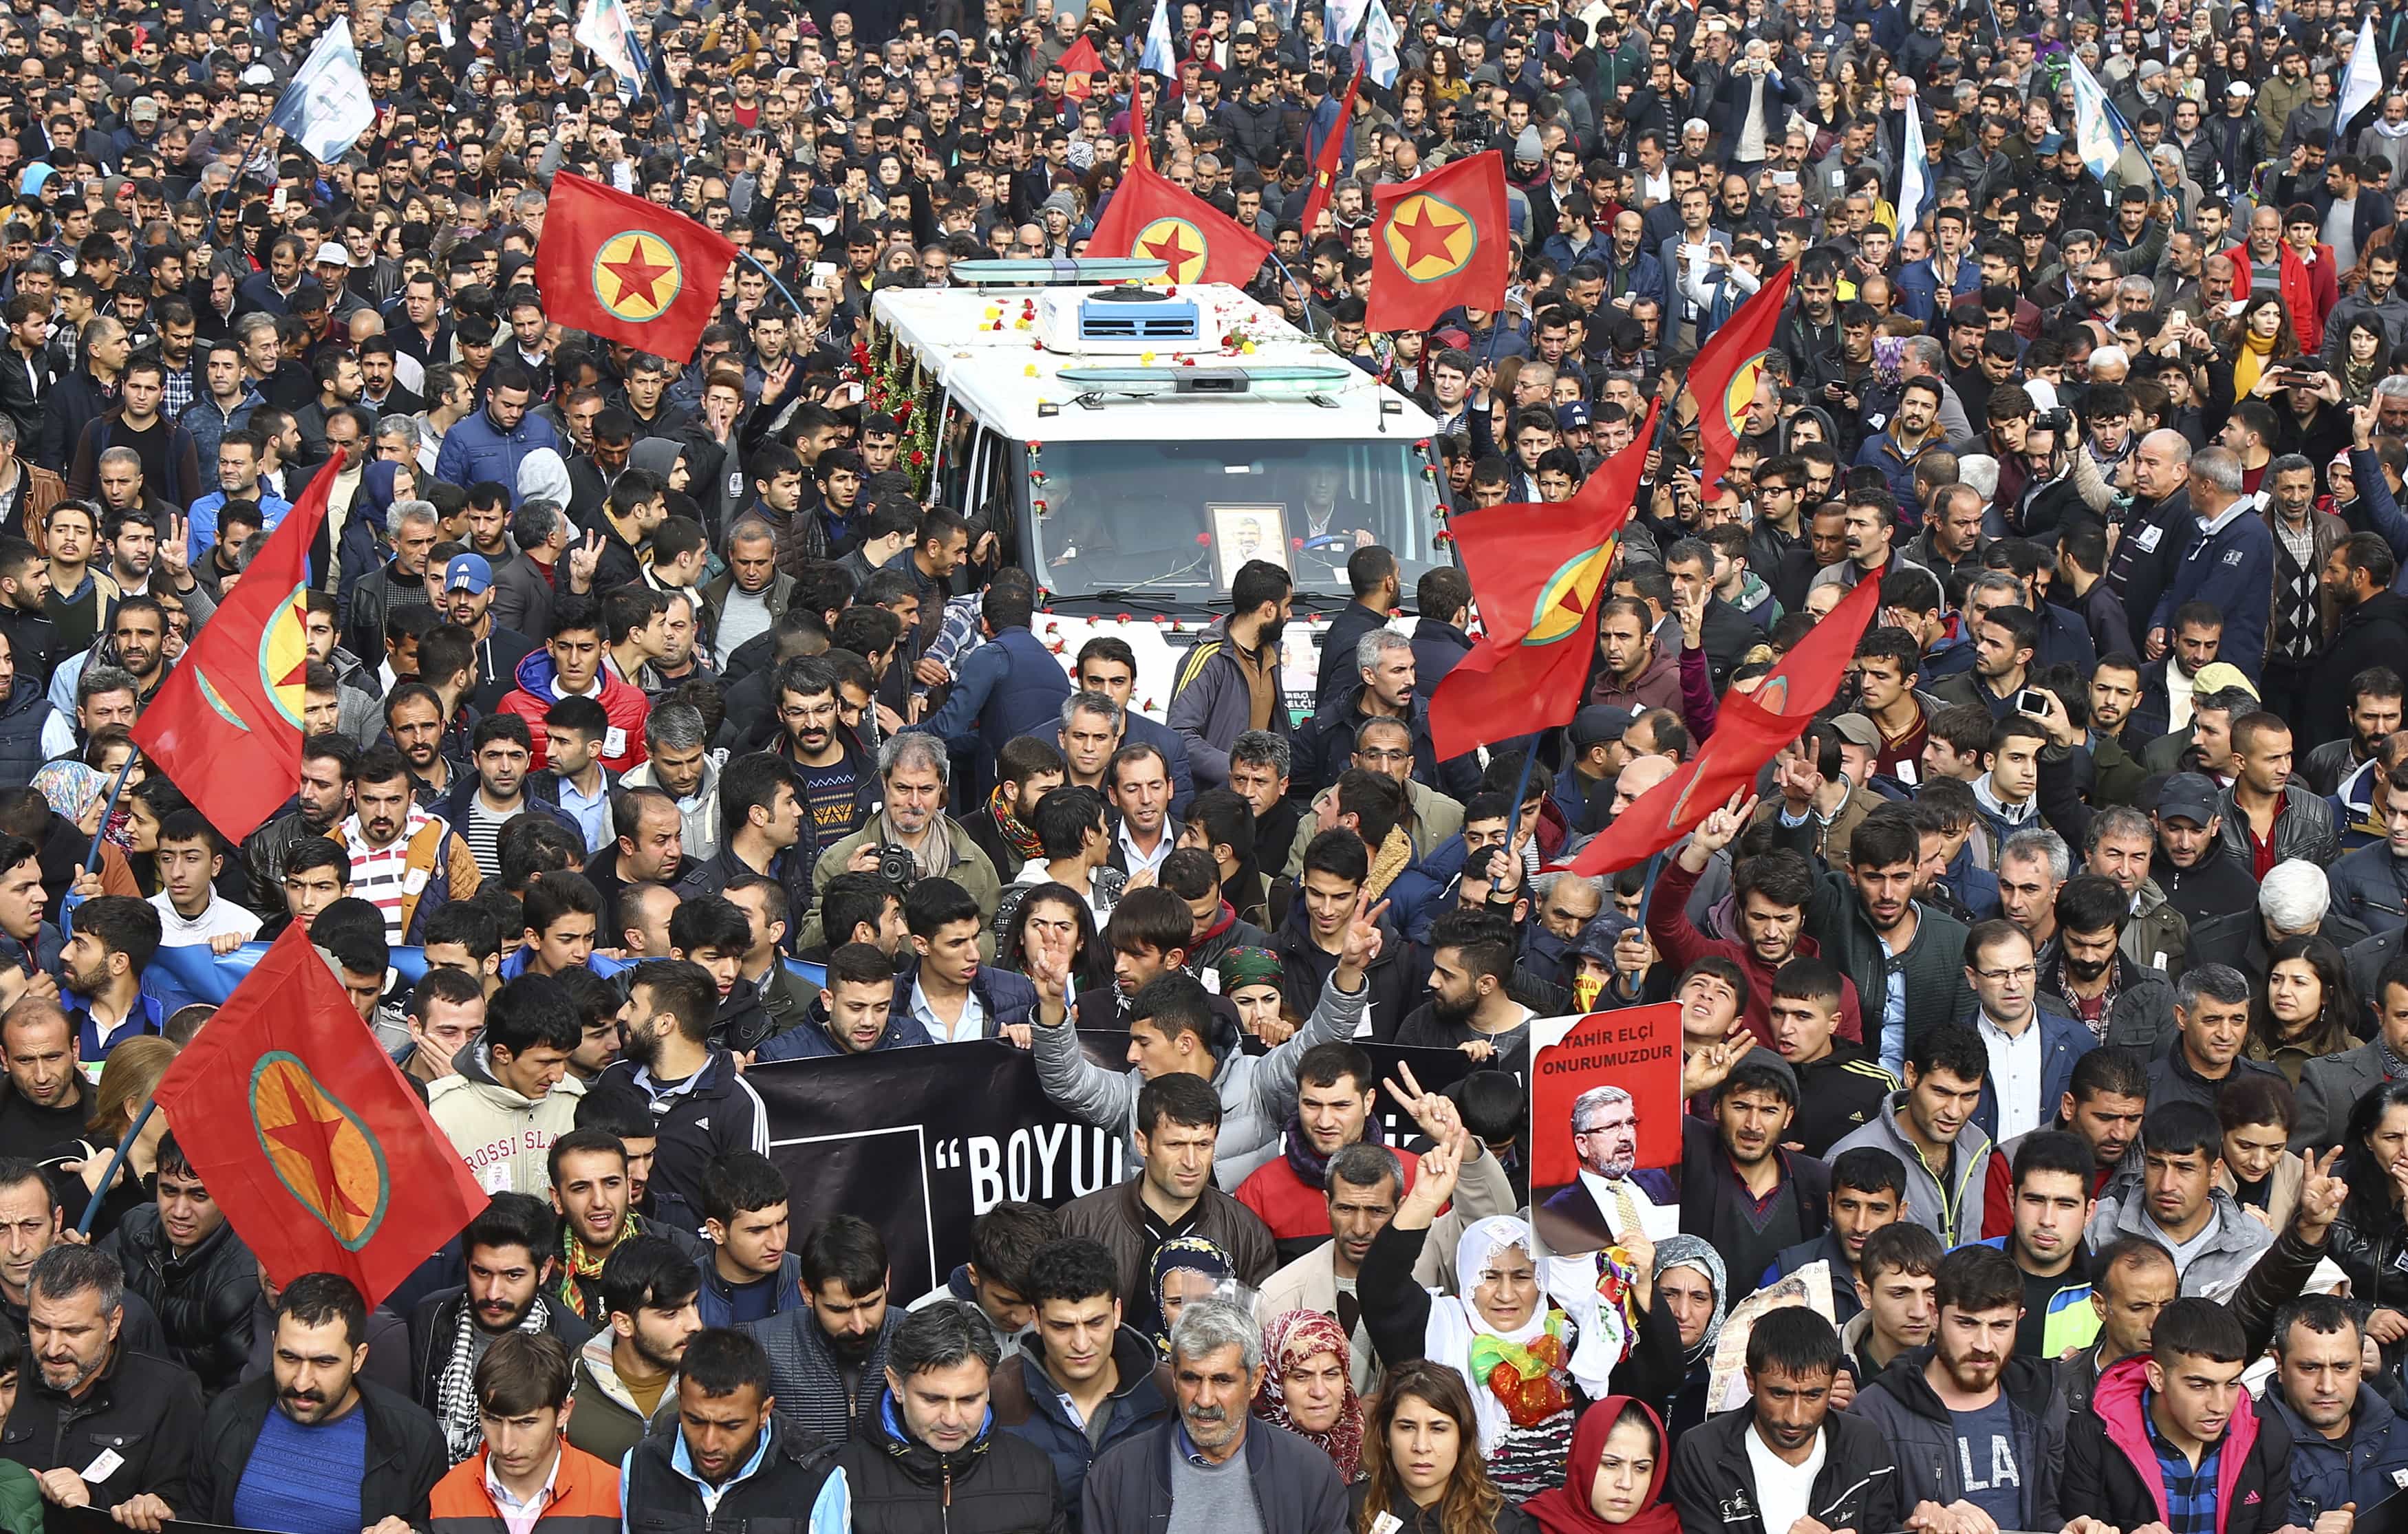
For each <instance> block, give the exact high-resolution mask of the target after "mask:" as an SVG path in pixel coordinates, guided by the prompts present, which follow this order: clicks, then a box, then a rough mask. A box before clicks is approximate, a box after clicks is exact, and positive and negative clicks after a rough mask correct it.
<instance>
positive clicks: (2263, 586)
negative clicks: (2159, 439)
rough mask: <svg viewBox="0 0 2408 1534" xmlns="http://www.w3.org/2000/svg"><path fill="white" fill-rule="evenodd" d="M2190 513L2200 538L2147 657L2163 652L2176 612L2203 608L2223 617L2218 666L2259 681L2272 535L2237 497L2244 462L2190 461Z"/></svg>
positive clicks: (2199, 457) (2269, 604) (2158, 616)
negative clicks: (2234, 668)
mask: <svg viewBox="0 0 2408 1534" xmlns="http://www.w3.org/2000/svg"><path fill="white" fill-rule="evenodd" d="M2188 489H2189V492H2190V504H2191V509H2192V510H2193V511H2194V512H2196V513H2197V514H2198V517H2199V528H2200V531H2199V538H2198V540H2197V541H2196V542H2194V543H2193V544H2192V545H2191V546H2190V549H2189V550H2188V552H2186V553H2185V554H2184V555H2183V559H2182V563H2181V565H2179V566H2176V568H2175V571H2174V579H2173V582H2172V584H2171V585H2170V586H2169V587H2168V588H2167V590H2166V593H2165V595H2162V596H2160V597H2158V598H2157V609H2156V610H2155V611H2154V612H2153V613H2151V614H2150V617H2149V637H2148V647H2149V658H2150V659H2151V660H2155V659H2157V657H2158V656H2159V655H2162V654H2164V653H2165V652H2166V645H2167V637H2168V635H2169V634H2170V632H2171V627H2170V625H2171V624H2172V622H2173V614H2174V609H2177V608H2179V607H2181V606H2182V605H2183V604H2184V603H2186V602H2205V603H2206V604H2207V605H2208V606H2210V607H2212V608H2214V609H2216V610H2217V611H2219V612H2221V613H2223V614H2224V642H2223V645H2222V647H2221V648H2220V649H2219V650H2218V652H2217V654H2216V659H2218V660H2224V661H2230V662H2231V663H2232V664H2233V665H2235V666H2237V667H2241V670H2242V672H2243V675H2245V676H2247V677H2248V678H2249V680H2250V681H2257V677H2258V674H2259V673H2260V672H2261V671H2262V670H2263V669H2264V663H2265V658H2266V625H2267V622H2268V619H2269V617H2270V616H2271V614H2272V609H2273V604H2274V535H2273V534H2272V532H2271V531H2270V530H2269V529H2268V528H2267V525H2266V519H2265V518H2263V517H2260V516H2258V515H2257V514H2256V511H2257V507H2256V503H2255V502H2253V501H2252V500H2251V499H2250V498H2249V497H2247V496H2245V495H2243V494H2242V493H2241V460H2240V459H2239V458H2238V457H2237V456H2235V455H2234V454H2233V453H2232V452H2231V451H2230V450H2229V449H2226V448H2207V449H2203V450H2201V451H2200V452H2195V453H2193V454H2192V455H2191V460H2190V478H2189V483H2188Z"/></svg>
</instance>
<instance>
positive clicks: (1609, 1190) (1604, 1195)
mask: <svg viewBox="0 0 2408 1534" xmlns="http://www.w3.org/2000/svg"><path fill="white" fill-rule="evenodd" d="M1580 1181H1581V1186H1582V1187H1584V1188H1586V1189H1588V1196H1589V1197H1590V1198H1591V1199H1593V1200H1595V1201H1596V1204H1597V1211H1598V1213H1599V1214H1601V1215H1603V1216H1605V1227H1606V1228H1607V1229H1608V1230H1611V1231H1613V1235H1614V1239H1615V1240H1620V1239H1621V1237H1622V1230H1621V1219H1622V1203H1621V1200H1619V1199H1617V1198H1616V1197H1614V1196H1613V1189H1614V1183H1613V1182H1612V1181H1611V1180H1609V1179H1606V1178H1603V1177H1599V1176H1598V1174H1597V1173H1595V1172H1593V1171H1591V1170H1589V1169H1588V1168H1586V1167H1583V1168H1581V1172H1580ZM1621 1185H1622V1187H1623V1188H1625V1189H1626V1190H1627V1191H1628V1193H1629V1195H1630V1201H1631V1202H1632V1203H1633V1204H1635V1205H1637V1206H1638V1209H1639V1228H1640V1231H1641V1234H1643V1235H1645V1236H1646V1238H1647V1239H1648V1240H1651V1241H1660V1240H1664V1239H1665V1238H1667V1237H1669V1236H1677V1235H1679V1234H1680V1232H1681V1209H1680V1206H1679V1205H1677V1204H1676V1205H1674V1206H1673V1207H1671V1208H1670V1209H1665V1208H1663V1207H1662V1206H1660V1205H1658V1204H1657V1203H1656V1201H1655V1200H1654V1199H1652V1198H1650V1197H1647V1195H1646V1193H1645V1192H1644V1191H1643V1190H1641V1188H1640V1186H1639V1184H1638V1183H1633V1182H1632V1181H1630V1180H1629V1179H1628V1178H1627V1177H1626V1178H1624V1179H1623V1180H1622V1183H1621ZM1794 1521H1795V1520H1793V1522H1794Z"/></svg>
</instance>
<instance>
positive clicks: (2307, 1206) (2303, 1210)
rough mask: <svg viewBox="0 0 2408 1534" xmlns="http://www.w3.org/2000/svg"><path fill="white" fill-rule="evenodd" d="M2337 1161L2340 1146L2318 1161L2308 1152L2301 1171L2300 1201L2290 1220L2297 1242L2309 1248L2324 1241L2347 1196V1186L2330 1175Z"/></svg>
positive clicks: (2317, 1158) (2339, 1156) (2339, 1155)
mask: <svg viewBox="0 0 2408 1534" xmlns="http://www.w3.org/2000/svg"><path fill="white" fill-rule="evenodd" d="M2340 1159H2341V1147H2340V1146H2338V1145H2336V1146H2334V1147H2333V1148H2332V1149H2331V1150H2329V1151H2327V1152H2326V1153H2325V1154H2324V1155H2323V1156H2322V1157H2321V1158H2319V1157H2318V1156H2316V1155H2315V1154H2314V1153H2311V1154H2309V1155H2308V1157H2307V1163H2306V1166H2305V1167H2304V1168H2302V1173H2303V1175H2302V1176H2301V1178H2300V1201H2299V1203H2298V1205H2297V1206H2296V1207H2295V1209H2294V1211H2293V1214H2292V1219H2293V1221H2294V1223H2295V1226H2296V1227H2297V1229H2298V1230H2299V1233H2300V1240H2304V1241H2306V1242H2308V1243H2309V1244H2310V1245H2314V1244H2315V1243H2317V1242H2319V1241H2322V1240H2324V1239H2325V1232H2326V1231H2327V1230H2329V1229H2330V1228H2331V1227H2332V1223H2333V1221H2334V1220H2335V1219H2337V1218H2339V1217H2340V1214H2341V1206H2342V1204H2343V1202H2344V1201H2346V1200H2347V1199H2348V1197H2349V1184H2348V1183H2344V1182H2343V1181H2342V1180H2341V1179H2340V1178H2338V1177H2336V1176H2334V1175H2333V1163H2335V1162H2337V1161H2339V1160H2340Z"/></svg>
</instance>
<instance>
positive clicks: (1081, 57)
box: [1062, 32, 1104, 101]
mask: <svg viewBox="0 0 2408 1534" xmlns="http://www.w3.org/2000/svg"><path fill="white" fill-rule="evenodd" d="M1103 66H1104V61H1103V57H1102V55H1100V54H1098V53H1097V51H1096V40H1095V39H1094V38H1093V37H1090V36H1087V35H1086V34H1085V33H1083V32H1082V33H1081V34H1080V35H1079V40H1078V41H1077V42H1075V43H1072V44H1071V45H1070V46H1069V48H1068V50H1065V51H1064V52H1063V54H1062V93H1063V94H1064V95H1066V96H1068V97H1069V98H1070V99H1071V100H1073V101H1084V100H1086V99H1087V97H1088V96H1090V95H1091V94H1093V93H1095V89H1096V84H1095V81H1094V79H1091V78H1090V77H1092V76H1093V75H1094V74H1095V73H1096V71H1097V70H1099V69H1101V68H1102V67H1103Z"/></svg>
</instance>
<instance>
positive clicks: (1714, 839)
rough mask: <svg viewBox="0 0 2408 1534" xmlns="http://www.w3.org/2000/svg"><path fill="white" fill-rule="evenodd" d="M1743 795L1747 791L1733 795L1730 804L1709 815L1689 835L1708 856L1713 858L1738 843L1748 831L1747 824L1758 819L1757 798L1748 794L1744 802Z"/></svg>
mask: <svg viewBox="0 0 2408 1534" xmlns="http://www.w3.org/2000/svg"><path fill="white" fill-rule="evenodd" d="M1741 794H1746V790H1744V789H1742V790H1741V791H1740V793H1737V794H1733V795H1732V796H1730V802H1729V803H1728V804H1726V805H1724V806H1722V807H1721V808H1720V809H1718V810H1714V811H1713V813H1712V814H1710V815H1708V816H1707V817H1706V818H1705V820H1704V822H1703V823H1701V824H1699V826H1698V828H1697V829H1696V830H1695V831H1692V832H1690V833H1689V839H1690V840H1691V841H1692V842H1694V843H1696V844H1697V845H1698V846H1699V847H1700V848H1702V849H1704V850H1705V853H1706V855H1707V856H1709V857H1711V856H1713V854H1714V853H1719V852H1721V851H1722V850H1723V849H1724V848H1726V847H1727V846H1729V845H1730V844H1731V843H1732V842H1734V841H1737V840H1738V839H1739V838H1740V833H1741V832H1742V831H1744V830H1746V829H1747V823H1748V822H1749V821H1751V820H1753V819H1755V818H1756V796H1755V795H1753V794H1747V796H1746V798H1745V800H1744V802H1742V798H1741Z"/></svg>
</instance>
